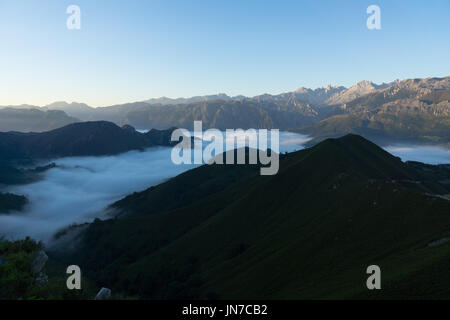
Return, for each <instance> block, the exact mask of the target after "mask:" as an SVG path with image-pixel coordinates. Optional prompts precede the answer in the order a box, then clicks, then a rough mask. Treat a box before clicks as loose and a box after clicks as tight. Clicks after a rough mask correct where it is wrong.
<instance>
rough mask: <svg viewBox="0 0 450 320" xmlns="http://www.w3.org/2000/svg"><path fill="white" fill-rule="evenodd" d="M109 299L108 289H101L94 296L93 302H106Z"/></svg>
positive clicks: (109, 291) (109, 292)
mask: <svg viewBox="0 0 450 320" xmlns="http://www.w3.org/2000/svg"><path fill="white" fill-rule="evenodd" d="M110 297H111V290H110V289H108V288H101V289H100V291H99V292H98V293H97V295H96V296H95V299H94V300H107V299H109V298H110Z"/></svg>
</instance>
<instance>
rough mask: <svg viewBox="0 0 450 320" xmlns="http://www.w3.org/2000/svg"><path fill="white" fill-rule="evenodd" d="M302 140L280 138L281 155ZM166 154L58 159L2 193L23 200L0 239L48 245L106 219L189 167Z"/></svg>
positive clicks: (5, 218) (3, 221)
mask: <svg viewBox="0 0 450 320" xmlns="http://www.w3.org/2000/svg"><path fill="white" fill-rule="evenodd" d="M307 140H309V138H308V137H306V136H304V135H299V134H295V133H288V132H280V151H281V152H284V151H293V150H299V149H302V148H303V147H302V144H303V143H304V142H306V141H307ZM171 151H172V149H171V148H150V149H148V150H146V151H144V152H139V151H132V152H127V153H124V154H121V155H117V156H107V157H75V158H62V159H57V160H55V161H54V162H55V163H56V164H57V166H58V167H57V168H54V169H50V170H48V171H47V172H46V173H45V175H44V179H43V180H41V181H39V182H36V183H33V184H28V185H23V186H14V187H10V188H8V189H7V190H3V191H8V192H12V193H15V194H21V195H25V196H26V197H27V198H28V199H29V201H30V204H29V205H28V207H27V208H26V209H25V211H23V212H20V213H13V214H10V215H0V235H5V236H7V237H8V238H12V239H20V238H23V237H25V236H30V237H33V238H36V239H40V240H43V241H48V240H50V239H51V237H52V236H53V235H54V234H55V232H57V231H58V230H60V229H63V228H65V227H67V226H69V225H71V224H74V223H83V222H89V221H92V220H93V219H94V218H96V217H99V218H102V216H104V215H105V208H106V207H107V206H108V205H109V204H111V203H113V202H115V201H117V200H119V199H121V198H123V197H124V196H126V195H128V194H130V193H133V192H135V191H141V190H144V189H146V188H148V187H150V186H152V185H156V184H158V183H160V182H162V181H164V180H166V179H168V178H171V177H173V176H176V175H178V174H180V173H182V172H184V171H186V170H189V169H191V168H193V167H194V165H178V166H177V165H175V164H173V163H172V161H171V157H170V155H171Z"/></svg>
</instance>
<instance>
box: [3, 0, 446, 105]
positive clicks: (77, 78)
mask: <svg viewBox="0 0 450 320" xmlns="http://www.w3.org/2000/svg"><path fill="white" fill-rule="evenodd" d="M71 4H75V5H78V6H79V7H80V9H81V30H68V29H67V28H66V20H67V18H68V16H69V15H68V14H66V9H67V7H68V6H69V5H71ZM371 4H376V5H379V6H380V8H381V25H382V29H381V30H368V29H367V28H366V20H367V17H368V14H367V13H366V8H367V7H368V6H369V5H371ZM449 14H450V1H448V0H433V1H419V0H417V1H414V0H409V1H406V0H386V1H378V0H370V1H365V0H345V1H338V0H334V1H331V0H330V1H320V0H311V1H301V0H297V1H263V0H259V1H252V0H247V1H245V0H240V1H234V0H226V1H225V0H224V1H222V0H204V1H203V0H202V1H195V0H194V1H187V0H185V1H170V0H164V1H150V0H149V1H144V0H128V1H121V0H109V1H106V0H71V1H65V0H39V1H38V0H28V1H25V0H0V41H1V42H0V43H1V47H0V70H1V75H0V105H8V104H22V103H28V104H36V105H44V104H47V103H51V102H53V101H59V100H65V101H69V102H71V101H78V102H85V103H88V104H90V105H93V106H105V105H112V104H117V103H124V102H130V101H139V100H145V99H148V98H151V97H159V96H169V97H180V96H194V95H204V94H214V93H219V92H224V93H227V94H230V95H238V94H243V95H247V96H253V95H257V94H262V93H273V94H276V93H281V92H286V91H291V90H295V89H296V88H298V87H302V86H305V87H312V88H316V87H321V86H326V85H328V84H333V85H345V86H351V85H353V84H354V83H355V82H357V81H360V80H372V81H374V82H377V83H380V82H384V81H392V80H395V79H403V78H415V77H429V76H448V75H450V16H449Z"/></svg>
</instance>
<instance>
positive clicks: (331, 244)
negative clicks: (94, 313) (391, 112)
mask: <svg viewBox="0 0 450 320" xmlns="http://www.w3.org/2000/svg"><path fill="white" fill-rule="evenodd" d="M241 167H242V166H241ZM241 167H240V166H238V165H236V166H220V165H212V166H203V167H200V168H196V169H193V170H191V171H189V172H186V173H184V174H183V175H180V176H178V177H175V178H173V179H171V180H170V181H168V182H166V183H164V184H161V185H159V186H156V187H154V188H150V189H148V190H146V191H144V192H142V193H137V194H134V195H131V196H130V197H127V198H125V199H124V200H122V201H119V202H117V203H116V204H115V205H114V207H115V208H116V209H118V210H119V211H120V212H122V213H123V214H122V217H123V218H119V219H112V220H106V221H100V220H96V221H95V222H94V223H92V224H90V225H89V226H88V227H87V229H86V231H85V232H84V233H83V234H82V236H81V237H80V238H79V239H78V241H79V242H78V246H77V249H75V250H74V251H73V252H71V253H68V252H65V253H64V254H63V253H61V252H58V251H57V250H55V251H54V252H53V255H54V256H55V257H57V258H58V259H61V260H62V261H70V262H71V263H76V264H78V265H80V266H81V268H82V270H84V271H85V272H86V274H87V275H88V276H89V277H90V278H91V279H95V281H96V282H97V284H98V285H100V286H107V287H112V288H113V290H115V291H118V292H123V293H126V294H130V295H133V296H139V297H141V298H155V299H175V298H233V299H239V298H270V299H286V298H288V299H297V298H355V297H365V298H371V297H373V298H375V297H377V296H378V294H379V293H372V294H371V293H368V292H367V289H366V287H365V283H366V279H367V275H366V268H367V266H369V265H371V264H377V265H380V267H381V269H382V270H383V271H382V275H383V288H390V289H389V290H386V289H384V290H383V292H382V293H383V294H384V295H383V297H385V296H388V297H389V296H390V297H403V296H404V295H407V294H408V293H409V292H410V289H411V288H410V287H409V286H408V284H407V283H406V282H405V279H408V278H409V277H412V276H413V275H414V274H415V273H416V272H418V271H420V272H422V273H425V274H428V272H432V270H433V269H432V268H433V266H434V265H436V266H437V265H438V264H440V263H444V264H445V263H446V261H448V259H447V258H448V245H445V244H444V245H442V246H435V247H428V246H427V245H428V243H430V242H432V241H433V240H436V239H441V238H444V237H445V236H448V235H450V214H449V212H450V202H449V201H448V200H445V199H443V198H440V197H438V196H436V195H435V193H436V192H438V189H439V190H440V191H439V192H448V190H449V189H448V186H444V185H441V184H440V183H439V182H436V181H433V178H432V175H425V174H424V173H423V172H422V170H418V169H417V166H415V165H412V166H410V165H409V164H407V163H406V164H405V163H403V162H401V161H400V160H399V159H398V158H396V157H394V156H391V155H390V154H389V153H387V152H385V151H384V150H382V149H381V148H379V147H377V146H376V145H374V144H373V143H371V142H369V141H367V140H365V139H363V138H361V137H359V136H355V135H348V136H345V137H342V138H340V139H330V140H326V141H324V142H322V143H320V144H318V145H316V146H314V147H312V148H309V149H306V150H302V151H299V152H295V153H291V154H287V155H284V156H282V158H281V162H280V171H279V173H278V174H277V175H275V176H259V175H258V174H255V173H257V171H256V170H254V169H255V168H253V169H252V168H249V169H248V171H239V170H244V169H241ZM243 167H245V166H243ZM230 168H231V169H230ZM232 169H234V170H238V171H236V172H237V173H238V174H234V173H233V170H232ZM428 169H429V170H431V171H433V169H432V168H428ZM442 172H444V171H442ZM233 175H234V177H233ZM195 179H197V181H198V185H199V187H198V188H196V186H195V183H194V181H195ZM426 180H430V181H426ZM431 182H432V183H431ZM215 183H216V187H215V189H213V188H209V187H207V186H208V185H214V184H215ZM184 186H186V187H184ZM207 190H212V191H211V192H208V191H207ZM195 192H199V193H200V194H195ZM202 193H203V194H204V196H203V197H202V196H201V194H202ZM183 197H184V198H183ZM180 199H181V200H180ZM183 199H184V200H183ZM186 199H188V201H185V200H186ZM190 199H192V201H190ZM161 201H163V203H164V204H161ZM173 201H175V202H177V203H176V204H175V205H174V206H172V205H171V204H170V202H173ZM444 247H445V248H446V249H447V250H443V248H444ZM446 257H447V258H446ZM446 259H447V260H446ZM439 268H440V269H442V266H441V267H439ZM416 290H417V291H420V294H422V295H424V296H427V297H432V296H433V294H437V295H439V296H445V297H449V296H450V289H448V286H446V285H445V284H439V283H437V284H436V283H435V284H432V285H431V287H430V284H427V283H422V282H420V283H419V284H418V286H417V287H416Z"/></svg>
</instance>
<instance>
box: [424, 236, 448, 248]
mask: <svg viewBox="0 0 450 320" xmlns="http://www.w3.org/2000/svg"><path fill="white" fill-rule="evenodd" d="M449 241H450V238H442V239H439V240H435V241H432V242H430V243H429V244H428V247H435V246H439V245H441V244H444V243H446V242H449Z"/></svg>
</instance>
